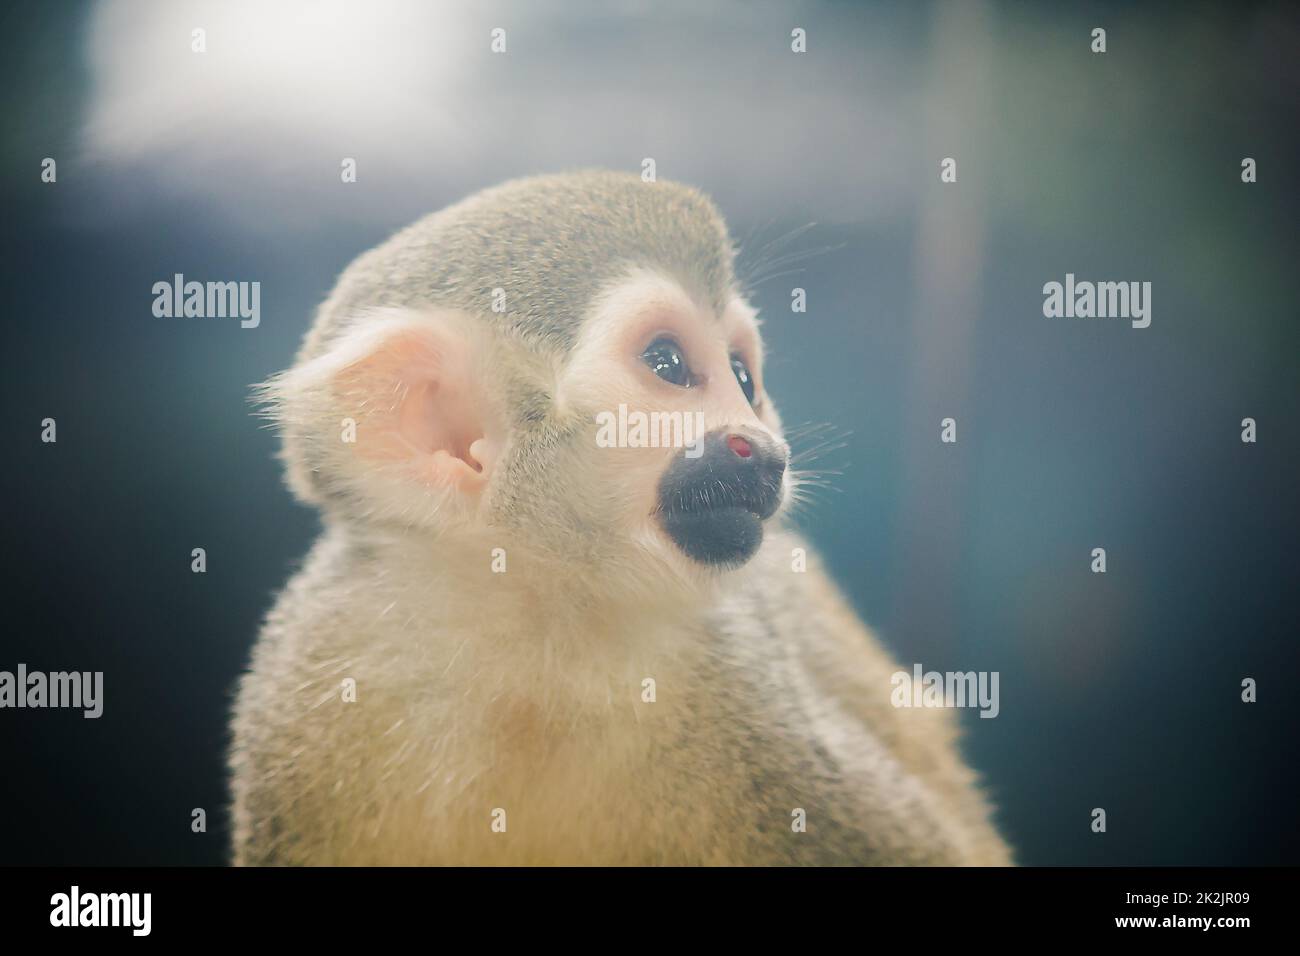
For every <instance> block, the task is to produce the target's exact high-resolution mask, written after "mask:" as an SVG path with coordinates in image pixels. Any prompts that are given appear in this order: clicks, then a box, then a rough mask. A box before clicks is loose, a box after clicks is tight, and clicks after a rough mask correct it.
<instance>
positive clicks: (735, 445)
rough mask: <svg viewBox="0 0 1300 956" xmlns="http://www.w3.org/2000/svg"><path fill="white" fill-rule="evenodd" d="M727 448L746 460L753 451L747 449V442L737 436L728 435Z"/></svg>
mask: <svg viewBox="0 0 1300 956" xmlns="http://www.w3.org/2000/svg"><path fill="white" fill-rule="evenodd" d="M727 447H728V448H730V449H731V450H732V451H734V452H735V453H736V454H737V455H739V456H740V457H741V458H748V457H749V456H750V455H752V454H754V449H752V448H750V447H749V442H747V441H745V439H743V438H741V437H740V436H739V435H728V436H727Z"/></svg>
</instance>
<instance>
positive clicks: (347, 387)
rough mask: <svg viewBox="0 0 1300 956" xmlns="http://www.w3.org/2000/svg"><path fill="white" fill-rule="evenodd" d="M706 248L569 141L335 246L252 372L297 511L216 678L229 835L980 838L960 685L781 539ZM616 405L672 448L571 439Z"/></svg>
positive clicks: (320, 850)
mask: <svg viewBox="0 0 1300 956" xmlns="http://www.w3.org/2000/svg"><path fill="white" fill-rule="evenodd" d="M731 255H732V253H731V249H730V246H729V244H728V242H727V239H726V229H725V226H724V225H723V224H722V222H721V219H720V217H718V215H717V213H716V210H715V209H714V208H713V207H712V204H711V203H709V202H708V201H707V200H706V199H705V198H704V197H702V196H701V195H700V194H699V193H697V192H695V191H694V190H690V189H688V188H686V187H681V186H676V185H673V184H667V183H657V184H649V185H648V184H643V183H641V182H640V181H639V180H637V179H636V178H635V177H629V176H620V175H617V174H612V173H577V174H567V175H563V176H555V177H541V178H537V179H532V180H521V181H516V182H514V183H509V184H506V185H505V186H502V187H498V188H497V189H494V190H489V191H486V192H484V193H481V194H478V195H477V196H475V197H472V198H471V199H470V200H467V201H466V202H464V203H462V204H459V205H458V206H454V207H451V208H449V209H448V210H444V211H443V212H442V213H439V214H436V215H435V216H433V217H430V218H428V219H426V220H422V221H421V222H420V223H417V224H416V225H415V226H412V227H410V228H408V229H407V230H404V231H403V232H401V233H399V234H398V235H397V236H395V237H394V238H393V239H391V240H389V241H388V242H387V243H385V244H383V245H381V246H380V247H378V248H377V249H375V250H372V251H371V252H370V253H367V254H366V255H364V256H362V257H361V258H360V259H358V260H357V262H356V263H354V264H353V266H352V267H350V268H349V270H348V271H347V272H345V274H344V276H343V277H342V278H341V279H340V282H339V285H338V287H337V288H336V290H335V292H334V293H333V294H332V295H331V297H330V298H329V300H328V301H327V302H326V303H325V305H324V306H323V307H322V309H321V311H320V313H319V315H318V318H317V321H316V325H315V327H314V329H313V331H312V333H311V334H310V335H309V336H308V338H307V340H306V343H305V345H304V348H303V351H302V353H301V354H300V356H299V360H298V363H297V364H296V365H295V368H294V369H292V370H290V371H289V372H288V373H286V374H285V375H284V376H282V377H280V378H279V379H277V380H275V381H274V382H273V383H271V384H270V385H269V386H268V395H269V397H270V401H271V403H272V405H273V409H274V417H275V418H276V419H277V421H278V422H279V423H280V425H281V428H282V432H283V435H284V449H285V450H284V458H285V461H286V463H287V464H288V465H289V477H290V485H291V487H292V488H293V489H294V491H295V492H296V493H297V494H298V496H299V497H300V498H303V499H304V500H306V501H308V502H310V503H312V504H314V505H317V506H318V507H320V508H321V509H322V511H323V512H324V514H325V526H326V530H325V533H324V534H323V535H322V537H321V539H320V540H319V541H318V542H317V544H316V546H315V548H314V550H313V551H312V553H311V555H310V556H309V558H308V560H307V562H306V564H305V566H304V567H303V569H302V571H301V572H300V573H299V574H298V575H297V576H296V577H295V578H294V579H293V580H292V581H291V582H290V583H289V585H288V586H287V587H286V589H285V590H284V592H283V593H282V594H281V596H280V599H279V601H278V602H277V604H276V606H275V608H274V610H273V611H272V612H271V614H270V615H269V616H268V619H267V622H266V624H265V627H264V628H263V632H262V635H261V637H260V639H259V641H258V643H257V646H256V648H255V650H254V654H253V661H252V666H251V667H250V669H249V672H248V673H247V674H246V675H245V676H244V678H243V680H242V682H241V686H240V690H239V695H238V700H237V703H236V707H235V714H234V720H233V737H234V741H233V746H232V750H231V756H230V764H231V769H232V773H233V780H232V790H233V796H234V801H233V830H234V858H235V862H236V863H240V864H323V865H331V864H334V865H339V864H345V865H350V864H358V865H366V864H379V865H384V864H468V865H480V864H525V865H527V864H628V865H639V864H742V865H743V864H1004V863H1007V862H1009V852H1008V850H1007V848H1006V846H1005V844H1004V843H1003V842H1002V840H1001V839H1000V837H999V836H998V835H997V834H996V832H995V831H994V829H993V828H992V826H991V825H990V823H989V820H988V816H989V811H988V807H987V805H986V803H985V801H984V799H983V797H982V795H981V794H980V792H979V790H978V789H977V787H976V786H975V783H974V775H973V773H972V772H971V771H970V770H969V769H968V768H967V767H966V766H965V764H964V763H963V762H962V760H961V758H960V756H959V754H958V751H957V749H956V745H955V720H954V719H953V715H952V714H951V713H949V712H947V711H944V710H936V709H922V710H918V709H898V708H895V707H893V706H892V705H891V702H890V691H891V689H892V685H891V681H890V676H891V674H892V673H893V672H895V671H896V670H897V668H896V667H895V666H894V665H893V664H892V663H891V662H890V661H889V659H888V657H887V655H886V654H885V653H884V651H883V650H882V649H881V648H880V646H879V645H878V644H877V643H876V641H875V639H874V638H873V636H872V635H871V634H870V633H869V632H868V631H867V629H866V628H865V627H864V626H863V625H862V624H861V622H860V621H859V620H858V618H857V616H856V615H855V614H854V613H853V611H852V610H851V609H850V608H849V607H848V606H847V605H846V603H845V602H844V601H843V599H842V598H841V597H840V595H839V594H838V593H837V591H836V589H835V587H834V585H833V584H832V583H831V581H830V578H829V577H828V576H827V574H826V573H825V572H824V571H823V570H822V568H821V567H820V566H819V565H818V563H817V561H816V558H815V557H814V556H813V555H811V554H809V555H808V557H807V567H806V570H805V569H804V568H803V566H802V564H800V565H799V566H798V568H796V563H795V562H794V561H793V560H792V558H793V556H794V554H795V553H796V549H804V550H805V551H807V546H806V545H805V544H804V543H803V542H802V541H800V540H799V539H798V538H797V537H796V536H795V535H793V534H792V533H791V532H789V531H788V530H786V529H785V528H784V527H783V525H782V523H781V518H780V515H779V512H780V510H781V507H782V505H783V503H784V502H785V501H786V500H787V499H788V497H789V495H790V494H791V484H792V481H794V480H795V479H794V478H793V477H792V476H791V475H790V474H788V473H787V459H788V450H787V449H786V447H785V445H784V443H783V441H782V439H781V437H780V436H781V428H780V421H779V418H778V417H777V415H776V412H775V408H774V407H773V406H772V404H771V402H770V401H769V400H768V398H767V396H766V394H765V392H764V390H763V387H762V371H761V358H762V357H761V349H760V347H759V346H760V341H759V338H758V335H757V331H756V323H755V322H754V319H753V313H752V310H749V309H748V307H747V306H745V304H744V302H743V299H742V298H741V297H740V295H739V293H738V291H737V287H736V283H735V280H734V276H733V273H732V264H731ZM498 299H500V300H504V301H505V302H506V303H508V304H507V306H506V308H505V310H504V311H503V312H500V313H497V314H494V313H495V310H494V309H491V307H490V306H489V305H488V304H487V303H488V302H489V301H496V300H498ZM665 343H667V344H665ZM688 366H689V368H688ZM688 373H689V377H688ZM733 373H734V378H733ZM624 404H631V405H633V406H636V407H637V408H649V409H664V410H673V411H680V412H689V413H692V414H696V413H698V414H699V415H700V416H701V418H702V420H704V421H706V422H707V424H708V427H709V429H710V430H709V433H708V439H707V441H706V442H702V443H701V445H700V446H699V447H698V448H697V449H696V452H698V453H699V455H698V457H697V456H695V455H692V454H686V455H683V454H682V453H681V452H680V450H674V449H666V448H659V447H653V448H645V447H642V448H598V447H596V444H595V443H594V442H593V440H592V434H593V431H594V428H595V426H594V417H595V413H598V412H600V411H601V410H609V409H613V408H619V407H621V406H622V405H624ZM340 421H343V422H346V423H352V424H353V425H354V426H355V432H356V434H357V435H358V436H359V438H358V439H357V441H356V442H355V444H353V443H349V442H348V440H347V439H344V440H343V441H340V440H339V439H338V426H339V423H340ZM345 431H346V429H345Z"/></svg>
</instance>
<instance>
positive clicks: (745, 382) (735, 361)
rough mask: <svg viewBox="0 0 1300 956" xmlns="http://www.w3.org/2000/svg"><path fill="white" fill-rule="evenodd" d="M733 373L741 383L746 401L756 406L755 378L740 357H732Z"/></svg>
mask: <svg viewBox="0 0 1300 956" xmlns="http://www.w3.org/2000/svg"><path fill="white" fill-rule="evenodd" d="M731 372H732V374H733V375H735V376H736V381H737V382H739V383H740V390H741V391H742V392H744V393H745V401H747V402H749V404H750V405H753V404H754V377H753V376H752V375H750V374H749V366H748V365H746V364H745V362H744V360H743V359H741V358H740V356H738V355H733V356H732V357H731Z"/></svg>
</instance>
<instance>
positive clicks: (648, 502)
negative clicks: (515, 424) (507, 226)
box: [561, 273, 789, 569]
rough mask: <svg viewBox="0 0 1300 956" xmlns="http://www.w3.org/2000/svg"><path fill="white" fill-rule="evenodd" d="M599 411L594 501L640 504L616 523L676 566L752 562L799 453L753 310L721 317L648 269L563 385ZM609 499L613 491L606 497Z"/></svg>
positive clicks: (604, 309)
mask: <svg viewBox="0 0 1300 956" xmlns="http://www.w3.org/2000/svg"><path fill="white" fill-rule="evenodd" d="M564 392H565V395H564V398H563V399H562V403H561V404H565V403H567V400H568V398H569V396H576V395H578V394H581V395H582V397H583V399H584V400H585V401H584V402H583V404H584V405H585V406H586V407H588V408H592V407H594V408H595V409H596V412H595V414H594V415H593V416H592V417H593V421H594V424H595V429H594V438H592V439H591V445H592V446H594V447H593V448H591V450H590V453H589V454H588V455H586V456H584V457H585V458H586V459H587V461H588V465H587V466H585V467H584V468H583V469H582V470H583V471H584V473H586V474H587V475H589V476H590V477H591V478H592V479H593V483H596V484H598V485H599V486H600V487H590V488H587V489H586V490H584V492H583V494H584V495H585V496H586V500H587V501H592V502H598V501H600V500H602V499H604V498H608V497H609V495H608V490H609V489H610V488H617V489H623V490H625V491H626V492H628V494H627V495H626V496H625V498H623V499H621V500H622V501H623V502H624V503H623V505H622V507H621V513H618V514H614V515H610V516H609V517H610V520H611V521H612V522H613V523H614V524H615V526H616V527H619V526H621V527H622V528H623V529H624V531H625V533H628V534H629V535H630V537H631V538H632V539H633V540H635V541H636V542H638V543H639V544H640V545H641V546H642V547H644V548H649V549H650V550H652V551H654V552H656V554H657V556H658V557H659V558H661V559H663V560H667V561H670V562H673V563H675V564H679V565H680V564H681V563H682V562H683V559H684V560H685V564H686V565H687V566H689V567H694V568H701V567H704V568H711V569H726V568H733V567H737V566H739V565H742V564H744V563H745V562H746V561H748V560H749V559H750V558H751V557H753V555H754V553H755V552H756V551H757V550H758V547H759V545H760V544H761V543H762V539H763V525H764V522H766V521H768V520H769V519H772V518H773V517H774V516H775V515H776V514H777V513H778V511H779V510H780V508H781V506H782V505H783V503H784V502H785V500H786V497H787V495H788V487H787V480H786V466H787V462H788V459H789V449H788V447H787V446H786V444H785V442H784V441H783V440H782V438H781V436H780V422H779V419H778V418H777V415H776V411H775V409H774V408H773V407H772V403H771V401H770V399H769V398H768V396H767V395H766V393H765V392H764V389H763V378H762V350H761V340H760V338H759V335H758V328H757V323H756V321H755V316H754V313H753V310H752V309H750V308H749V306H747V305H746V304H745V303H744V302H743V301H742V300H740V299H739V298H735V299H733V301H732V302H731V303H730V304H729V305H728V307H727V308H726V309H725V310H724V311H723V313H722V314H721V315H718V314H715V313H714V312H712V311H711V310H709V309H707V308H704V307H701V306H700V305H699V304H697V303H695V302H693V301H692V300H691V298H690V296H689V295H688V294H687V293H686V292H685V290H683V289H682V288H681V287H680V286H679V285H677V284H676V283H675V282H673V281H672V280H670V279H668V278H666V277H663V276H659V275H655V274H653V273H637V274H634V275H633V276H632V277H631V278H630V279H629V280H627V281H626V282H624V283H622V284H620V285H619V286H617V287H616V288H615V289H614V290H613V291H612V292H610V293H609V294H607V295H606V296H605V297H604V298H603V299H602V301H601V302H600V303H599V305H598V307H597V309H596V310H595V312H594V314H593V315H592V316H591V318H590V319H589V321H588V323H587V325H586V326H585V328H584V336H583V337H582V340H581V341H580V342H579V343H578V345H577V347H576V348H575V350H574V353H573V356H572V360H571V362H570V366H569V369H568V372H567V374H566V375H565V377H564ZM602 487H603V489H604V490H605V493H604V494H602V493H601V488H602Z"/></svg>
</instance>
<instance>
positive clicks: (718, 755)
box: [235, 534, 1008, 865]
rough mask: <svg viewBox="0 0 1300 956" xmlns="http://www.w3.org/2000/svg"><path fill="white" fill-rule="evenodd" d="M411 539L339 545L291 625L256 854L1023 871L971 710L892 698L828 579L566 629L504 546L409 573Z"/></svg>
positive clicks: (283, 605) (284, 606)
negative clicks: (352, 686)
mask: <svg viewBox="0 0 1300 956" xmlns="http://www.w3.org/2000/svg"><path fill="white" fill-rule="evenodd" d="M800 546H803V544H802V542H800V541H798V540H797V539H796V538H794V537H793V536H779V537H776V538H774V539H773V540H772V541H771V543H770V548H768V549H767V551H768V553H767V554H763V555H760V557H759V558H758V559H756V560H758V561H760V562H764V563H772V564H775V563H781V562H785V561H788V560H789V555H790V553H791V550H792V549H793V548H794V547H800ZM387 549H392V551H391V552H390V554H389V556H390V557H391V556H392V555H393V554H396V553H400V552H402V551H408V553H409V552H414V551H418V550H420V548H419V545H418V544H417V543H416V542H399V541H392V540H389V541H385V542H382V543H379V544H372V545H370V546H367V545H366V543H364V542H358V541H350V540H347V539H346V538H345V537H344V536H342V535H339V534H330V535H328V536H326V537H325V538H324V539H323V540H322V541H321V542H320V544H318V546H317V548H316V550H315V551H314V553H313V554H312V556H311V558H310V560H309V562H308V565H307V567H306V568H305V569H304V570H303V572H302V573H301V574H300V575H299V576H298V577H297V578H296V579H295V580H294V581H293V582H292V583H291V584H290V586H289V588H288V589H287V590H286V592H285V595H284V596H283V598H282V599H281V601H280V603H279V605H278V607H277V608H276V610H275V612H274V613H273V614H272V615H271V618H270V622H269V623H268V626H267V630H266V633H265V634H264V636H263V641H262V644H261V645H260V646H259V648H258V650H257V657H256V659H255V663H254V668H253V672H252V675H251V676H250V677H248V678H246V679H245V684H244V687H243V691H242V694H241V705H240V717H239V720H238V723H237V735H238V737H239V738H240V740H241V742H242V746H241V749H240V752H239V755H238V757H237V759H236V762H235V768H236V799H235V827H236V860H237V861H238V862H240V863H244V864H269V863H282V864H322V865H338V864H411V865H419V864H469V865H478V864H542V863H546V864H738V865H743V864H782V863H786V864H804V863H810V864H853V863H857V864H873V863H880V864H934V865H945V864H984V865H993V864H1002V863H1006V862H1007V860H1008V854H1007V852H1006V849H1005V847H1004V845H1003V844H1002V842H1001V841H1000V839H999V838H998V837H997V836H996V835H995V834H994V832H993V830H992V829H991V827H990V826H989V825H988V823H987V820H986V810H985V808H984V806H983V804H982V801H981V800H980V799H979V798H978V797H977V796H976V794H975V791H974V790H973V789H972V775H971V773H970V771H968V770H967V769H966V768H965V767H964V766H963V765H962V763H961V762H960V760H959V759H958V758H957V756H956V753H955V751H954V750H952V739H953V732H954V727H953V721H952V720H951V716H952V715H951V714H949V713H947V712H943V711H935V710H930V711H914V710H913V711H900V710H896V709H895V708H893V707H892V706H891V705H890V702H889V693H888V689H889V686H890V685H889V674H890V673H891V672H892V671H893V670H895V668H894V666H893V664H892V663H891V662H890V661H889V660H888V658H887V657H886V655H885V654H884V653H883V652H882V651H881V650H880V648H879V647H878V646H876V644H875V643H874V641H873V639H872V638H871V636H870V635H869V634H868V633H867V632H866V631H865V629H864V628H862V626H861V625H860V624H858V623H857V621H856V620H855V618H854V616H853V614H852V612H851V611H850V610H848V609H847V608H845V607H844V606H843V605H842V604H841V603H840V599H839V598H838V596H837V595H835V594H834V593H833V592H832V586H831V585H830V583H829V582H828V581H826V580H825V579H824V577H823V574H822V572H821V571H820V570H819V569H817V568H816V567H814V566H810V567H809V569H808V571H807V572H805V573H803V574H789V573H785V572H779V571H778V572H774V573H771V574H768V575H766V576H765V575H764V574H763V573H762V572H763V570H764V569H763V568H762V567H761V566H760V567H757V568H754V569H753V572H751V571H750V570H749V569H744V570H742V572H740V574H742V575H743V577H744V579H745V580H744V581H743V583H742V584H741V585H740V586H739V587H738V588H737V590H736V592H735V594H734V596H731V597H729V598H726V597H724V598H720V599H719V600H717V601H715V602H713V603H709V604H707V605H705V606H700V607H694V608H692V611H691V613H689V614H682V615H679V616H672V615H670V616H667V617H665V616H664V615H663V614H662V612H661V610H660V609H658V608H653V607H648V608H636V607H626V608H622V609H613V608H608V609H605V610H603V611H601V612H597V613H593V614H591V615H590V616H585V615H583V614H581V613H578V612H575V613H573V614H572V615H571V616H568V617H563V618H558V619H557V618H553V617H550V618H548V617H538V616H535V613H534V608H535V606H536V605H535V603H534V602H535V601H537V600H539V599H542V601H543V603H545V602H544V594H543V595H530V594H529V593H528V590H527V589H528V588H529V587H530V585H529V584H528V583H522V584H521V587H522V590H521V592H520V593H510V589H509V588H508V587H503V586H500V585H496V584H495V583H492V582H490V581H488V580H487V579H488V578H489V576H490V575H492V574H493V572H492V571H491V570H490V568H489V564H490V562H489V560H488V557H487V555H488V553H489V552H488V550H487V549H485V550H484V551H483V555H484V559H483V561H481V562H480V564H481V567H466V566H455V565H452V564H446V565H440V564H439V562H437V561H436V560H434V559H428V560H426V561H423V562H422V561H421V560H420V559H419V558H416V557H415V556H414V555H411V557H412V560H410V561H409V562H408V561H401V562H398V563H397V566H398V567H400V568H401V569H402V570H401V571H393V570H391V569H392V567H393V566H394V562H392V561H384V560H383V556H384V554H385V551H386V550H387ZM426 557H427V556H426ZM524 561H526V558H525V557H524V556H522V555H520V556H519V557H518V560H514V559H512V563H511V564H510V565H509V570H508V571H507V573H506V574H505V575H502V577H506V578H509V577H510V576H511V575H517V576H518V577H519V578H521V579H525V578H527V577H528V572H527V571H526V570H525V569H524V568H523V567H520V566H518V565H522V564H523V563H524ZM754 572H756V573H754ZM765 577H766V580H767V582H769V584H768V585H767V586H765V580H764V579H765ZM771 581H783V582H786V584H785V585H784V586H783V587H781V588H779V589H777V590H773V589H772V588H771V587H770V582H771ZM362 584H364V587H361V586H359V585H362ZM545 586H556V587H558V586H562V585H560V584H558V583H556V584H547V585H545ZM489 590H490V592H491V594H492V595H493V596H492V597H485V596H484V595H485V592H487V591H489ZM503 591H504V592H505V593H502V592H503ZM428 608H437V609H438V610H437V618H436V619H430V618H429V617H428V616H427V614H426V613H424V611H425V609H428ZM413 609H414V613H412V611H413ZM651 615H653V616H651ZM521 638H522V640H521ZM521 644H522V645H523V646H522V647H521V646H520V645H521ZM347 677H351V678H352V679H354V680H355V681H356V695H357V699H356V701H355V702H347V701H344V700H343V699H342V698H343V695H342V694H341V692H340V684H341V682H342V681H343V680H344V679H345V678H347ZM646 679H651V680H653V681H654V689H655V694H654V698H655V699H654V701H653V702H647V701H646V699H645V697H646V692H645V684H644V682H645V681H646ZM498 810H503V811H504V813H505V815H504V822H505V830H504V832H500V831H499V830H494V829H493V823H494V821H495V820H497V819H498V818H496V817H494V815H493V814H494V811H498ZM797 811H803V813H804V818H805V820H806V824H805V830H804V832H796V830H795V826H796V824H795V820H796V813H797Z"/></svg>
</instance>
